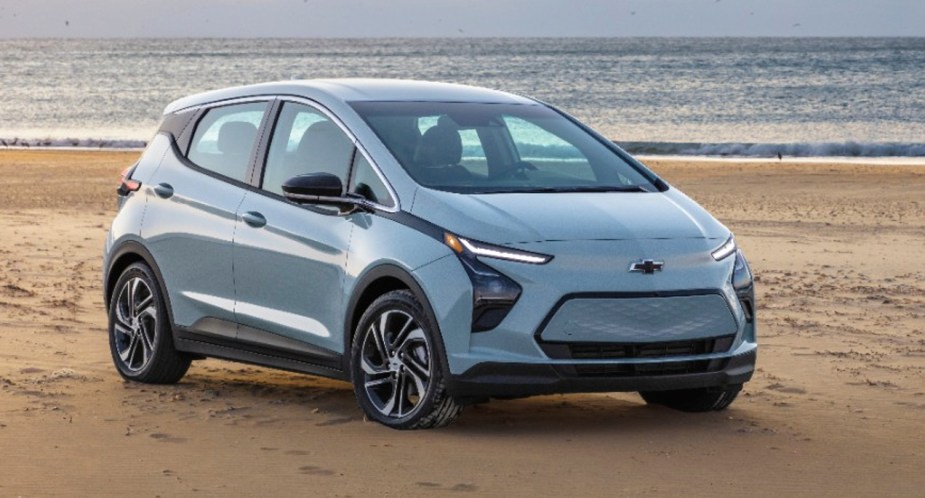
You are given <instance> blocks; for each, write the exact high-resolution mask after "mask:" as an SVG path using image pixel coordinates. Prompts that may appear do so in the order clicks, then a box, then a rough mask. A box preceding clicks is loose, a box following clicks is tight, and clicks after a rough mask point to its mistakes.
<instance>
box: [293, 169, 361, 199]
mask: <svg viewBox="0 0 925 498" xmlns="http://www.w3.org/2000/svg"><path fill="white" fill-rule="evenodd" d="M343 192H344V184H343V183H341V181H340V178H338V177H337V176H335V175H332V174H330V173H312V174H308V175H299V176H294V177H292V178H290V179H288V180H286V181H285V182H283V196H284V197H286V199H289V200H290V201H292V202H295V203H298V204H321V205H326V206H340V207H343V206H347V205H350V204H351V202H350V200H349V199H345V198H344V197H343Z"/></svg>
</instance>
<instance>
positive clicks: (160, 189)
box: [154, 183, 173, 199]
mask: <svg viewBox="0 0 925 498" xmlns="http://www.w3.org/2000/svg"><path fill="white" fill-rule="evenodd" d="M154 193H155V194H157V196H158V197H160V198H162V199H169V198H170V196H172V195H173V187H171V186H170V184H169V183H158V184H157V185H155V186H154Z"/></svg>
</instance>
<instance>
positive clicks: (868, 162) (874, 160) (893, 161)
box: [0, 145, 925, 167]
mask: <svg viewBox="0 0 925 498" xmlns="http://www.w3.org/2000/svg"><path fill="white" fill-rule="evenodd" d="M30 151H34V152H55V153H68V152H76V153H87V152H98V153H114V154H120V153H139V154H140V153H141V152H142V151H144V147H80V146H77V147H70V146H65V147H57V146H38V147H21V146H2V145H0V153H5V152H11V153H22V152H30ZM630 154H632V155H633V157H635V158H636V159H639V160H640V161H642V162H643V163H645V162H646V161H653V162H672V163H675V162H684V163H728V164H767V165H771V164H782V165H787V164H790V165H799V164H806V165H820V164H824V165H828V166H837V165H846V166H918V167H925V157H905V156H889V157H846V156H810V157H788V156H784V157H783V158H782V159H778V158H777V157H755V156H691V155H665V154H634V153H632V152H631V153H630Z"/></svg>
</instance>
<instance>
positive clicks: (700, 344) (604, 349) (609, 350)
mask: <svg viewBox="0 0 925 498" xmlns="http://www.w3.org/2000/svg"><path fill="white" fill-rule="evenodd" d="M735 337H736V336H735V334H728V335H722V336H716V337H705V338H701V339H686V340H672V341H659V342H552V341H548V342H543V343H541V344H540V347H541V348H542V349H543V352H544V353H546V356H548V357H550V358H553V359H561V360H615V359H640V358H666V359H667V358H671V357H672V356H699V355H706V354H714V353H726V352H728V351H729V348H731V347H732V344H733V343H734V342H735Z"/></svg>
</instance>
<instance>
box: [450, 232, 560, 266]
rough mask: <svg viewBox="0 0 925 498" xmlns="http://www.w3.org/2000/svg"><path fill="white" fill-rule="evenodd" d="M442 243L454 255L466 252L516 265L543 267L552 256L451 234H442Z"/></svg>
mask: <svg viewBox="0 0 925 498" xmlns="http://www.w3.org/2000/svg"><path fill="white" fill-rule="evenodd" d="M443 241H444V242H445V243H446V245H447V246H449V247H450V249H452V250H453V251H455V252H456V254H463V253H466V252H468V253H471V254H472V255H474V256H484V257H486V258H494V259H503V260H505V261H516V262H518V263H528V264H531V265H545V264H546V263H548V262H549V261H550V260H552V256H547V255H545V254H537V253H535V252H527V251H520V250H517V249H511V248H509V247H504V246H496V245H492V244H486V243H484V242H475V241H472V240H469V239H464V238H462V237H459V236H457V235H453V234H451V233H445V234H443Z"/></svg>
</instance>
